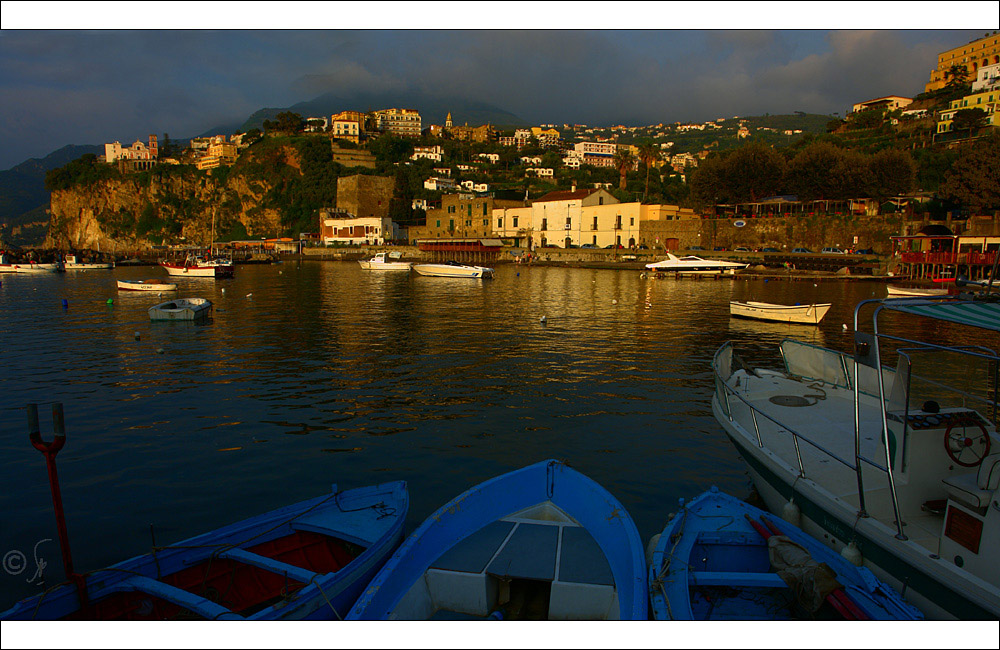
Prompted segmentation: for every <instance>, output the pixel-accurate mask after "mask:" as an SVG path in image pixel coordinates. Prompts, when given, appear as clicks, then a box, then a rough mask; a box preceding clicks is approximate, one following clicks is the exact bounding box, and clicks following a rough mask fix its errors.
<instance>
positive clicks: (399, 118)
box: [375, 108, 421, 138]
mask: <svg viewBox="0 0 1000 650" xmlns="http://www.w3.org/2000/svg"><path fill="white" fill-rule="evenodd" d="M375 123H376V127H377V128H378V130H379V131H384V132H386V133H391V134H392V135H397V136H401V137H406V138H419V137H420V130H421V127H420V113H419V112H418V111H415V110H413V109H410V108H386V109H383V110H380V111H375Z"/></svg>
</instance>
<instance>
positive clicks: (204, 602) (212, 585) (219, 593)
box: [0, 481, 409, 620]
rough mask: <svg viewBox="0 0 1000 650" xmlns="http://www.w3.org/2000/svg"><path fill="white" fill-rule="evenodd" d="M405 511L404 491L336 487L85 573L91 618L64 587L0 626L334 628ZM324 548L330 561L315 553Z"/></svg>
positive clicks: (27, 603)
mask: <svg viewBox="0 0 1000 650" xmlns="http://www.w3.org/2000/svg"><path fill="white" fill-rule="evenodd" d="M408 508H409V497H408V494H407V491H406V484H405V483H404V482H402V481H396V482H393V483H384V484H381V485H375V486H370V487H364V488H356V489H353V490H345V491H343V492H337V490H336V486H334V490H333V492H332V493H331V494H329V495H325V496H322V497H316V498H313V499H309V500H307V501H302V502H300V503H297V504H294V505H291V506H286V507H284V508H280V509H278V510H274V511H272V512H269V513H267V514H265V515H260V516H258V517H254V518H251V519H247V520H245V521H242V522H238V523H236V524H231V525H229V526H226V527H224V528H220V529H218V530H216V531H212V532H211V533H206V534H204V535H200V536H198V537H193V538H191V539H188V540H185V541H183V542H180V543H178V544H175V545H171V546H166V547H163V548H160V549H157V551H156V552H155V554H150V555H143V556H139V557H136V558H132V559H131V560H127V561H125V562H122V563H119V564H116V565H114V566H113V567H110V568H109V569H102V570H98V571H94V572H91V573H88V574H87V576H86V580H87V593H88V597H89V602H90V607H89V608H88V609H87V610H81V608H80V604H79V600H78V598H77V591H76V587H75V586H74V585H70V584H65V585H61V586H58V587H56V588H54V589H52V590H49V591H48V592H46V593H45V594H43V595H41V596H34V597H31V598H28V599H25V600H23V601H21V602H19V603H18V604H17V605H15V606H14V607H13V608H11V609H10V610H8V611H6V612H4V613H3V614H2V615H0V618H2V619H3V620H31V619H39V620H60V619H88V620H89V619H97V620H108V619H117V620H121V619H129V620H158V619H162V618H164V617H169V618H186V619H191V618H207V619H213V620H302V619H339V618H342V617H343V615H344V613H346V612H347V610H348V609H350V606H351V605H352V604H353V603H354V601H355V600H357V597H358V595H359V594H360V592H361V591H362V590H363V589H364V587H365V585H366V584H367V583H368V581H369V580H370V579H371V576H373V575H374V574H375V572H376V571H377V570H378V568H379V567H380V566H381V565H382V564H384V562H385V560H386V559H387V558H388V556H389V555H390V554H391V553H392V551H393V549H395V548H396V547H397V546H398V545H399V543H400V541H401V540H402V535H403V524H404V521H405V519H406V513H407V510H408ZM323 544H328V545H329V548H328V551H323V552H317V551H315V550H314V549H316V548H317V547H320V546H322V545H323ZM210 568H211V569H213V571H214V573H212V574H211V575H210V574H209V569H210ZM227 590H228V591H227ZM200 593H206V594H208V595H210V596H212V599H209V598H205V597H202V596H200V595H196V594H200ZM223 594H224V595H223ZM170 599H173V601H171V600H170ZM257 601H259V602H257ZM227 602H228V603H235V604H237V605H238V606H239V607H242V609H241V610H240V611H243V614H239V613H236V611H234V610H236V609H237V607H233V606H232V605H228V606H227V605H226V604H223V603H227ZM164 615H166V616H164Z"/></svg>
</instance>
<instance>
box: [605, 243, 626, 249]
mask: <svg viewBox="0 0 1000 650" xmlns="http://www.w3.org/2000/svg"><path fill="white" fill-rule="evenodd" d="M604 248H625V247H624V246H622V245H621V244H608V245H607V246H605V247H604Z"/></svg>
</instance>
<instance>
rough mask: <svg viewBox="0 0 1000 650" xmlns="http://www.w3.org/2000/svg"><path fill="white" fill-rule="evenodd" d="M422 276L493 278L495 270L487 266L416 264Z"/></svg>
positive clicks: (415, 269) (416, 268)
mask: <svg viewBox="0 0 1000 650" xmlns="http://www.w3.org/2000/svg"><path fill="white" fill-rule="evenodd" d="M413 270H414V271H416V272H417V273H418V274H420V275H426V276H430V277H436V278H491V277H493V269H491V268H489V267H487V266H453V265H450V264H414V265H413Z"/></svg>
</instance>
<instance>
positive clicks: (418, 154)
mask: <svg viewBox="0 0 1000 650" xmlns="http://www.w3.org/2000/svg"><path fill="white" fill-rule="evenodd" d="M443 158H444V147H442V146H441V145H435V146H433V147H414V148H413V154H412V155H411V156H410V160H420V159H425V160H433V161H434V162H441V160H442V159H443Z"/></svg>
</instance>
